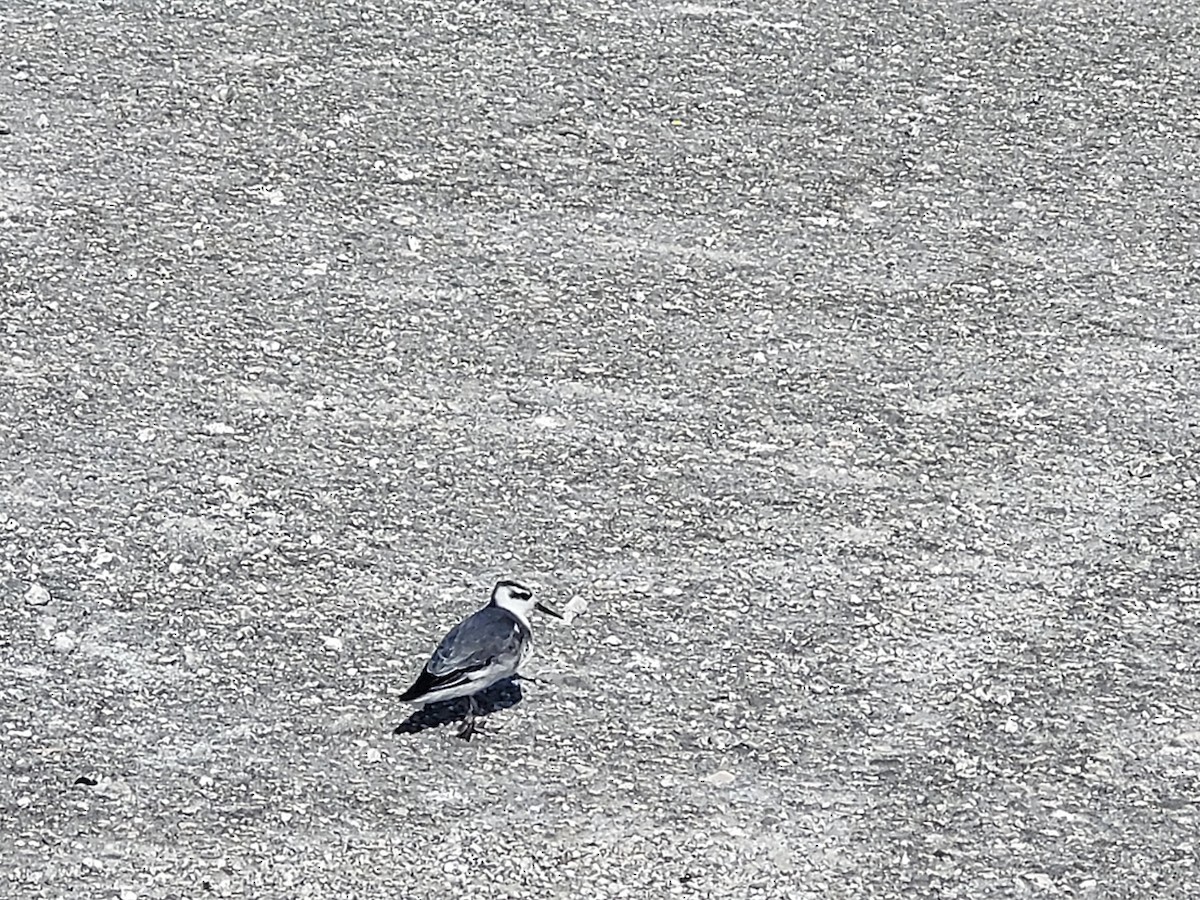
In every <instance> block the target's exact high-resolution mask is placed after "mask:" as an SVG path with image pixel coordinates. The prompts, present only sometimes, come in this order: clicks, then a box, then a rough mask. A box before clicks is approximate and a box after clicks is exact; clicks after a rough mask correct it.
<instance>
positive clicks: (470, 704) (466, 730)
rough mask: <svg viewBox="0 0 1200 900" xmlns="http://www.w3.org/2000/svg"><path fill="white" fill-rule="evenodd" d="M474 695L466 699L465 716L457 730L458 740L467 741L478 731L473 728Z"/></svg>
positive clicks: (475, 710)
mask: <svg viewBox="0 0 1200 900" xmlns="http://www.w3.org/2000/svg"><path fill="white" fill-rule="evenodd" d="M476 712H477V709H476V706H475V695H474V694H472V695H471V696H470V697H468V698H467V716H466V718H465V719H463V724H462V728H460V729H458V737H459V739H460V740H464V741H469V740H470V739H471V736H472V735H473V734H475V732H476V731H477V730H478V729H477V728H476V727H475V713H476Z"/></svg>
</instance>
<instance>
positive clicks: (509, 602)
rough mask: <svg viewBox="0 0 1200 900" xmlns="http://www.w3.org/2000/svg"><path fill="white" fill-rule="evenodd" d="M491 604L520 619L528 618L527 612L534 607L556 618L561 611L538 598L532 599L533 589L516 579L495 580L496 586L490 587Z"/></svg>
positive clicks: (558, 617) (560, 614)
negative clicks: (512, 613)
mask: <svg viewBox="0 0 1200 900" xmlns="http://www.w3.org/2000/svg"><path fill="white" fill-rule="evenodd" d="M492 605H493V606H498V607H500V608H501V609H507V610H508V611H509V612H514V613H516V614H517V615H519V616H520V617H521V618H522V619H525V618H528V616H529V613H530V612H531V611H532V610H535V609H536V610H540V611H541V612H544V613H548V614H549V615H552V616H554V617H555V618H557V619H561V618H562V613H560V612H559V611H558V610H556V609H552V608H551V607H549V606H547V605H546V604H544V603H542V602H541V601H540V600H534V599H533V591H531V590H530V589H529V588H527V587H525V585H523V584H520V583H518V582H516V581H498V582H496V586H495V587H494V588H492Z"/></svg>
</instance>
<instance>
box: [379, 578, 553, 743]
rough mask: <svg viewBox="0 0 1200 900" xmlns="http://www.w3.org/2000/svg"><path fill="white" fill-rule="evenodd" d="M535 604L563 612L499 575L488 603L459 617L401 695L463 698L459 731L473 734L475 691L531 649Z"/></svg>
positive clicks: (421, 700)
mask: <svg viewBox="0 0 1200 900" xmlns="http://www.w3.org/2000/svg"><path fill="white" fill-rule="evenodd" d="M535 609H536V610H539V611H541V612H544V613H547V614H548V615H551V616H554V617H555V618H558V619H561V618H563V614H562V613H560V612H559V611H558V610H556V609H554V608H552V607H550V606H547V605H546V604H544V603H542V602H541V601H540V600H534V599H533V591H532V590H530V589H529V588H527V587H525V585H523V584H520V583H519V582H516V581H507V580H505V581H498V582H496V586H495V587H494V588H492V597H491V600H490V601H489V602H488V604H487V606H485V607H484V608H483V609H481V610H479V611H478V612H476V613H474V614H473V615H471V616H468V617H467V618H466V619H463V621H461V622H459V623H458V624H457V625H455V626H454V627H453V628H451V629H450V631H448V632H447V633H446V636H445V637H444V638H442V641H441V643H440V644H438V646H437V649H436V650H434V651H433V655H432V656H430V657H429V661H428V662H427V663H425V668H423V669H422V670H421V674H420V675H418V676H417V680H416V681H414V682H413V684H412V686H411V687H410V688H409V689H408V690H406V691H405V692H404V693H403V694H401V695H400V699H401V700H403V701H405V702H407V703H412V704H414V705H416V706H425V705H426V704H427V703H436V702H438V701H439V700H453V699H456V698H459V697H466V698H467V715H466V718H465V719H464V721H463V726H462V728H461V729H460V730H459V732H458V737H460V738H462V739H463V740H470V739H471V736H472V735H473V734H475V732H476V730H477V729H476V727H475V715H476V713H477V712H478V711H479V708H478V705H477V703H476V695H477V694H479V693H480V692H481V691H484V690H487V688H489V687H491V686H492V685H493V684H495V683H496V682H498V681H503V680H504V679H505V678H511V677H512V676H513V675H515V674H517V670H518V668H520V666H521V663H523V662H524V661H525V659H526V657H528V656H529V652H530V650H532V649H533V630H532V629H531V628H530V625H529V614H530V613H531V612H532V611H533V610H535Z"/></svg>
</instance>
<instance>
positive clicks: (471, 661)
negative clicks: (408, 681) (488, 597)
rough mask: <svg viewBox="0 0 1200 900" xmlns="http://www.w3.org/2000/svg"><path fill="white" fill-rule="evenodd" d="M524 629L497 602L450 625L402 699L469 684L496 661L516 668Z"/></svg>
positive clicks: (402, 695) (410, 698) (401, 696)
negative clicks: (498, 607) (476, 675)
mask: <svg viewBox="0 0 1200 900" xmlns="http://www.w3.org/2000/svg"><path fill="white" fill-rule="evenodd" d="M523 631H524V627H523V626H522V625H521V623H520V622H519V621H518V620H517V619H516V617H515V616H513V615H512V614H511V613H508V612H506V611H505V610H502V609H497V608H496V607H494V606H488V607H485V608H483V609H481V610H480V611H479V612H477V613H475V615H473V616H471V617H470V618H469V619H464V620H463V621H462V622H459V623H458V624H457V625H455V626H454V627H453V628H452V629H450V633H449V634H447V635H446V636H445V637H444V638H442V642H441V643H440V644H439V645H438V648H437V649H436V650H435V651H433V656H431V657H430V658H429V662H427V663H425V668H424V669H423V670H422V671H421V675H420V676H419V677H418V678H417V680H416V682H415V683H414V684H413V686H412V687H410V688H409V689H408V690H407V691H405V692H404V693H403V694H401V695H400V699H401V700H412V699H415V698H417V697H421V696H423V695H424V694H427V693H429V692H430V691H435V690H440V689H441V688H447V687H456V686H458V685H461V684H466V683H467V682H468V681H471V680H472V676H473V675H475V674H476V673H477V672H479V671H480V670H482V669H485V668H487V667H488V666H490V665H491V664H492V663H493V662H498V663H500V664H502V665H504V664H511V665H512V666H513V667H514V668H516V665H517V663H518V662H520V659H521V640H522V632H523Z"/></svg>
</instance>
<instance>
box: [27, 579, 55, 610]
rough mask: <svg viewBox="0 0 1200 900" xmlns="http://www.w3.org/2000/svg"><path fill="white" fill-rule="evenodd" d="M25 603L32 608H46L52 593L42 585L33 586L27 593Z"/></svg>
mask: <svg viewBox="0 0 1200 900" xmlns="http://www.w3.org/2000/svg"><path fill="white" fill-rule="evenodd" d="M25 602H26V603H28V604H29V605H30V606H45V605H46V604H47V603H49V602H50V592H49V591H48V590H46V589H45V588H44V587H42V586H41V585H40V584H34V585H31V586H30V588H29V590H27V591H26V592H25Z"/></svg>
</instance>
